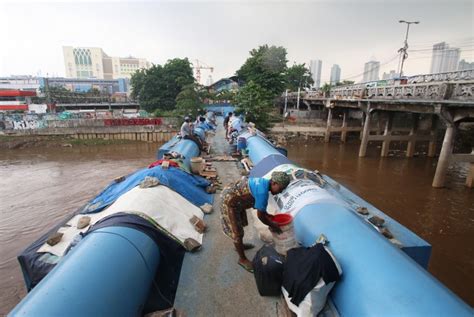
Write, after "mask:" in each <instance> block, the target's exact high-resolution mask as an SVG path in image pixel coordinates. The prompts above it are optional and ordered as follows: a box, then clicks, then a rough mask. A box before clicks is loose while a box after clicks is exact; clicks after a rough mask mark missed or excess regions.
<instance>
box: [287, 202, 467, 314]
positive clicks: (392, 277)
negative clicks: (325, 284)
mask: <svg viewBox="0 0 474 317" xmlns="http://www.w3.org/2000/svg"><path fill="white" fill-rule="evenodd" d="M294 226H295V232H296V235H297V239H298V241H300V242H302V244H303V245H304V246H310V245H312V244H314V242H315V241H316V239H317V238H318V237H319V235H320V234H325V235H326V236H327V238H328V240H329V241H330V243H329V246H330V248H331V251H332V252H333V253H334V255H335V256H336V258H337V259H338V261H339V262H340V264H341V267H342V269H343V271H344V274H343V278H342V280H341V281H340V282H339V283H338V284H336V287H335V289H334V290H333V292H332V299H333V302H334V304H335V305H336V308H337V310H338V312H339V314H340V315H341V316H366V317H369V316H374V317H375V316H377V317H378V316H457V317H462V316H466V317H468V316H473V311H472V309H471V308H470V307H469V306H468V305H467V304H465V303H464V302H463V301H462V300H461V299H459V298H458V297H457V296H456V295H455V294H453V293H452V292H451V291H450V290H449V289H447V288H446V287H445V286H444V285H443V284H441V283H440V282H439V281H438V280H437V279H435V278H434V277H433V276H432V275H431V274H429V273H428V272H427V271H426V270H424V269H423V268H422V267H421V266H419V265H418V264H417V263H416V262H415V261H414V260H412V259H411V258H410V257H409V256H408V255H406V254H405V253H403V252H401V251H400V250H399V249H398V248H396V247H395V246H394V245H393V244H392V243H390V242H389V241H388V240H387V239H385V238H384V237H383V236H381V235H380V233H379V232H377V231H376V230H375V229H373V228H372V227H371V226H370V225H369V224H367V223H366V222H364V221H363V220H362V218H361V217H359V216H357V215H356V214H355V213H354V212H352V211H350V210H348V209H347V208H346V207H344V206H341V205H340V204H337V203H331V202H329V203H318V204H311V205H307V206H305V207H303V209H301V210H300V211H299V213H298V214H297V215H296V217H295V219H294Z"/></svg>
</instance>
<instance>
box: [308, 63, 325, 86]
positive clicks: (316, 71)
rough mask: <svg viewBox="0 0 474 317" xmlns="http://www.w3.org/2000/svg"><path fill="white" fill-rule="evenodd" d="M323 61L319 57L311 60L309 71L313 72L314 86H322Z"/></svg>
mask: <svg viewBox="0 0 474 317" xmlns="http://www.w3.org/2000/svg"><path fill="white" fill-rule="evenodd" d="M322 65H323V62H322V61H321V60H319V59H316V60H310V61H309V71H310V72H311V78H313V81H314V84H313V87H314V88H319V86H321V68H322Z"/></svg>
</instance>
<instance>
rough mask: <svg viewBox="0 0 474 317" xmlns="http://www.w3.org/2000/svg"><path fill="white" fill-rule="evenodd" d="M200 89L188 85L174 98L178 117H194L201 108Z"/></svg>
mask: <svg viewBox="0 0 474 317" xmlns="http://www.w3.org/2000/svg"><path fill="white" fill-rule="evenodd" d="M199 88H200V87H199V86H198V85H196V84H190V85H186V86H184V87H183V89H182V90H181V91H180V93H179V94H178V96H177V97H176V110H177V112H178V113H179V114H180V115H187V114H191V115H192V116H193V117H196V116H197V115H198V113H199V111H200V110H201V109H202V107H203V103H202V99H201V97H200V89H199Z"/></svg>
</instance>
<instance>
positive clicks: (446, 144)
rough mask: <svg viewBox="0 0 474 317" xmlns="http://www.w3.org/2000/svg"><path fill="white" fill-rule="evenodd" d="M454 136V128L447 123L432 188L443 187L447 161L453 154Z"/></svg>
mask: <svg viewBox="0 0 474 317" xmlns="http://www.w3.org/2000/svg"><path fill="white" fill-rule="evenodd" d="M455 134H456V126H455V124H453V123H447V128H446V132H445V134H444V140H443V147H442V148H441V153H440V154H439V159H438V164H437V165H436V172H435V176H434V179H433V184H432V186H433V187H444V182H445V179H446V172H447V170H448V166H449V159H450V157H451V154H452V153H453V144H454V142H453V141H454V135H455Z"/></svg>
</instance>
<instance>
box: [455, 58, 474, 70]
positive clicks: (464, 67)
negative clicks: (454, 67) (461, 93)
mask: <svg viewBox="0 0 474 317" xmlns="http://www.w3.org/2000/svg"><path fill="white" fill-rule="evenodd" d="M467 69H474V62H470V63H469V62H466V61H465V60H464V59H461V61H460V62H459V65H458V70H467Z"/></svg>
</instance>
